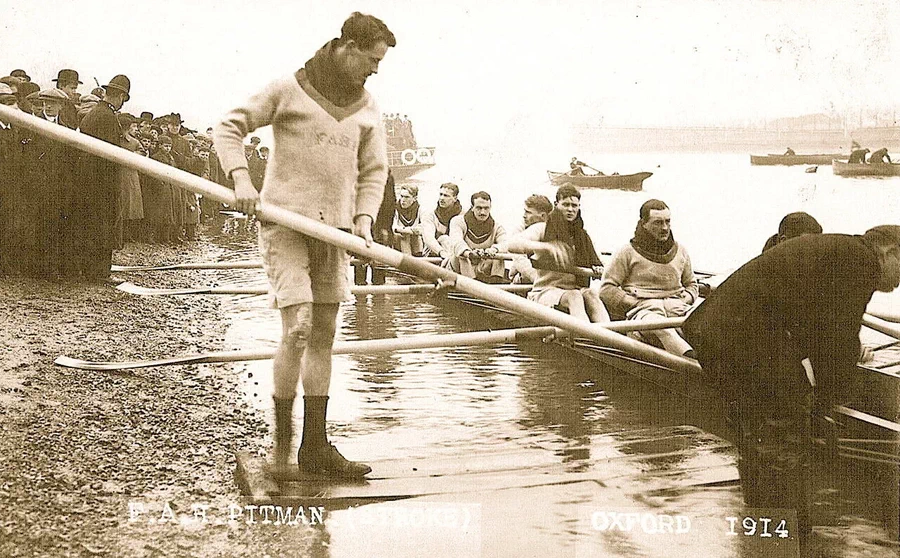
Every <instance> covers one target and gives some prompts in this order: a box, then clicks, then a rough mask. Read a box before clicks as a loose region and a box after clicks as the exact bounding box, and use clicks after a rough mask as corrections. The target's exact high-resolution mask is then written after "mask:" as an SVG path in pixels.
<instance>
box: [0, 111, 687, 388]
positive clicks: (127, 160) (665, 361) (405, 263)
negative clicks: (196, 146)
mask: <svg viewBox="0 0 900 558" xmlns="http://www.w3.org/2000/svg"><path fill="white" fill-rule="evenodd" d="M0 120H2V121H4V122H9V123H12V124H14V125H17V126H21V127H23V128H27V129H29V130H33V131H35V132H37V133H39V134H41V135H43V136H47V137H49V138H51V139H53V140H56V141H59V142H61V143H64V144H66V145H70V146H72V147H75V148H77V149H80V150H82V151H86V152H88V153H91V154H93V155H97V156H99V157H103V158H104V159H107V160H110V161H112V162H114V163H118V164H120V165H124V166H126V167H129V168H132V169H135V170H137V171H139V172H141V173H143V174H145V175H147V176H150V177H153V178H156V179H158V180H162V181H164V182H169V183H172V184H175V185H177V186H179V187H181V188H184V189H186V190H188V191H191V192H194V193H197V194H202V195H203V196H206V197H208V198H210V199H212V200H215V201H219V202H222V203H225V204H228V205H230V206H233V205H234V203H235V196H234V192H233V191H232V190H229V189H228V188H225V187H223V186H219V185H218V184H215V183H212V182H210V181H208V180H205V179H203V178H201V177H199V176H194V175H192V174H190V173H187V172H184V171H182V170H179V169H177V168H175V167H171V166H169V165H166V164H163V163H160V162H158V161H154V160H152V159H149V158H147V157H141V156H140V155H136V154H134V153H132V152H130V151H127V150H125V149H122V148H120V147H117V146H114V145H111V144H108V143H106V142H103V141H100V140H97V139H95V138H92V137H90V136H88V135H86V134H81V133H78V132H75V131H73V130H70V129H68V128H66V127H65V126H57V125H55V124H53V123H51V122H47V121H45V120H41V119H40V118H37V117H35V116H33V115H30V114H26V113H24V112H22V111H20V110H17V109H12V108H10V107H8V106H5V105H0ZM256 215H257V217H258V218H259V219H260V220H261V221H266V222H271V223H276V224H279V225H282V226H284V227H288V228H290V229H292V230H295V231H297V232H300V233H303V234H305V235H307V236H310V237H313V238H315V239H317V240H320V241H322V242H326V243H328V244H332V245H334V246H336V247H338V248H342V249H344V250H347V251H348V252H351V253H354V254H358V255H360V256H364V257H366V258H370V259H373V260H376V261H379V262H381V263H384V264H387V265H389V266H392V267H395V268H397V269H399V270H401V271H405V272H408V273H412V274H414V275H417V276H419V277H421V278H423V279H425V280H427V281H436V280H438V279H441V280H442V281H443V282H444V283H445V284H448V285H453V286H454V287H455V288H456V289H457V290H460V291H462V292H465V293H466V294H470V295H472V296H476V297H479V298H482V299H484V300H488V301H490V302H492V303H493V304H496V305H497V306H500V307H502V308H504V309H506V310H509V311H511V312H516V313H518V314H521V315H523V316H525V317H527V318H531V319H533V320H535V321H537V322H539V323H547V324H550V325H552V326H555V327H558V328H561V329H566V330H568V331H571V332H573V333H576V334H578V335H580V336H582V337H586V338H588V339H591V340H593V341H595V342H597V343H600V344H602V345H604V346H608V347H611V348H614V349H619V350H621V351H623V352H626V353H628V354H630V355H632V356H635V357H638V358H641V359H643V360H645V361H648V362H651V363H653V364H657V365H660V366H664V367H667V368H670V369H673V370H680V371H683V372H690V373H699V372H700V365H699V364H698V363H697V362H696V361H695V360H693V359H686V358H683V357H681V356H677V355H673V354H671V353H668V352H666V351H664V350H662V349H658V348H656V347H652V346H649V345H647V344H645V343H642V342H640V341H637V340H635V339H631V338H629V337H626V336H624V335H620V334H618V333H615V332H612V331H609V330H608V329H606V328H605V327H604V326H603V325H601V324H591V323H587V322H582V321H581V320H579V319H578V318H575V317H573V316H570V315H568V314H564V313H562V312H558V311H556V310H554V309H552V308H548V307H546V306H542V305H540V304H538V303H536V302H533V301H530V300H527V299H525V298H523V297H520V296H516V295H515V294H512V293H507V292H504V291H501V290H500V289H496V288H494V287H492V286H491V285H487V284H485V283H481V282H479V281H476V280H475V279H471V278H468V277H463V276H461V275H458V274H456V273H453V272H452V271H450V270H448V269H444V268H440V267H437V266H435V265H432V264H430V263H427V262H421V261H416V260H415V259H414V258H412V257H410V256H406V255H404V254H402V253H401V252H398V251H396V250H392V249H390V248H388V247H385V246H380V245H378V244H373V245H372V246H366V243H365V241H364V240H363V239H362V238H360V237H357V236H354V235H352V234H350V233H347V232H344V231H341V230H339V229H337V228H334V227H331V226H329V225H326V224H325V223H322V222H319V221H316V220H315V219H310V218H308V217H304V216H302V215H300V214H298V213H294V212H292V211H288V210H286V209H284V208H281V207H276V206H273V205H269V204H267V203H263V202H259V204H258V206H257V211H256Z"/></svg>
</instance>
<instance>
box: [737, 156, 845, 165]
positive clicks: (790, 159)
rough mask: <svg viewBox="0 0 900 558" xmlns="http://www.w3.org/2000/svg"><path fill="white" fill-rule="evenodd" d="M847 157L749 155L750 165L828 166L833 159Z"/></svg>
mask: <svg viewBox="0 0 900 558" xmlns="http://www.w3.org/2000/svg"><path fill="white" fill-rule="evenodd" d="M849 157H850V156H849V155H843V154H841V153H822V154H813V155H773V154H771V153H770V154H768V155H750V164H751V165H830V164H831V161H833V160H835V159H848V158H849Z"/></svg>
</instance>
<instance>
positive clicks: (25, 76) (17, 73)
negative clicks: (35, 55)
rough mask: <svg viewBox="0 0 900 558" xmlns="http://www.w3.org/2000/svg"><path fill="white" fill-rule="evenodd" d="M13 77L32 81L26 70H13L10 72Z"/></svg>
mask: <svg viewBox="0 0 900 558" xmlns="http://www.w3.org/2000/svg"><path fill="white" fill-rule="evenodd" d="M9 75H11V76H12V77H17V78H19V79H24V80H25V81H31V76H29V75H28V74H26V73H25V70H13V71H11V72H10V73H9Z"/></svg>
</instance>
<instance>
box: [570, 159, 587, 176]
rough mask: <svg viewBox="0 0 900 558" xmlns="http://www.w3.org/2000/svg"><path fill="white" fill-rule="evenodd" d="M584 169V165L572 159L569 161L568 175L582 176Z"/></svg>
mask: <svg viewBox="0 0 900 558" xmlns="http://www.w3.org/2000/svg"><path fill="white" fill-rule="evenodd" d="M584 167H585V164H584V163H582V162H581V161H579V160H578V157H572V160H571V161H569V169H571V170H569V175H571V176H584Z"/></svg>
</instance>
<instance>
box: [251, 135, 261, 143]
mask: <svg viewBox="0 0 900 558" xmlns="http://www.w3.org/2000/svg"><path fill="white" fill-rule="evenodd" d="M261 141H262V140H261V139H259V138H258V137H256V136H253V137H252V138H250V143H259V142H261Z"/></svg>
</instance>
